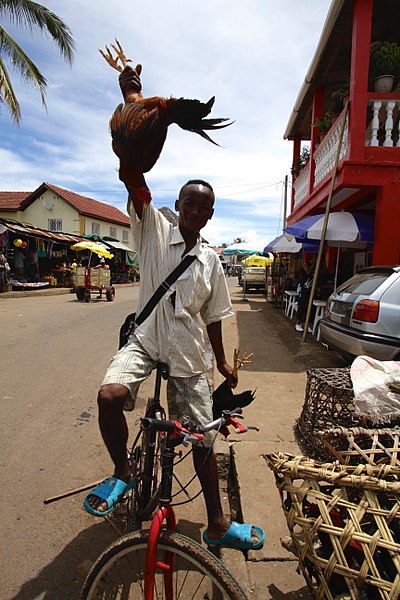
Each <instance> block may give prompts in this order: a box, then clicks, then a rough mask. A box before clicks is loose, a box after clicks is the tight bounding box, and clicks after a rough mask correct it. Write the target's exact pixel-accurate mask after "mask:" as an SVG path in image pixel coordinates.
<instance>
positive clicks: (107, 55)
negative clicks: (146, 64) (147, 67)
mask: <svg viewBox="0 0 400 600" xmlns="http://www.w3.org/2000/svg"><path fill="white" fill-rule="evenodd" d="M111 48H112V49H113V50H114V52H115V54H116V56H115V58H114V57H113V55H112V52H111V50H110V49H109V47H108V46H106V52H103V51H102V50H100V48H99V52H100V54H101V55H102V57H103V58H104V60H105V61H106V62H107V63H108V64H109V65H110V67H112V68H113V69H115V70H116V71H119V72H120V73H122V71H123V70H124V69H125V67H126V66H127V65H128V63H130V62H132V61H131V59H130V58H127V57H126V55H125V52H124V51H123V49H122V46H121V44H120V43H119V41H118V40H117V39H116V38H115V44H111ZM119 61H120V62H121V64H119ZM138 67H140V69H139V71H138ZM135 70H136V71H137V72H138V75H140V72H141V70H142V67H141V65H137V66H136V69H135Z"/></svg>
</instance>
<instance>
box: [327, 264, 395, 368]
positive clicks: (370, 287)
mask: <svg viewBox="0 0 400 600" xmlns="http://www.w3.org/2000/svg"><path fill="white" fill-rule="evenodd" d="M319 327H320V332H321V338H322V342H323V343H325V344H327V346H328V348H330V349H332V350H336V351H337V352H339V353H340V354H341V355H342V356H344V357H345V358H347V359H348V358H352V357H354V356H359V355H361V354H366V355H367V356H372V357H373V358H376V359H378V360H400V266H397V267H368V268H366V269H361V270H360V271H358V273H357V274H356V275H354V277H352V278H351V279H349V280H348V281H346V282H345V283H343V284H342V285H341V286H340V287H338V288H337V289H336V290H335V291H334V292H333V294H332V295H331V296H330V297H329V299H328V303H327V315H326V317H325V318H324V319H322V320H321V321H320V322H319Z"/></svg>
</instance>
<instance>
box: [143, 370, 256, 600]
mask: <svg viewBox="0 0 400 600" xmlns="http://www.w3.org/2000/svg"><path fill="white" fill-rule="evenodd" d="M161 377H164V378H166V377H165V371H164V375H163V371H162V365H161V366H160V365H158V366H157V375H156V386H155V394H154V398H153V403H154V404H153V405H152V408H155V410H154V411H151V415H146V417H145V418H144V419H142V430H144V431H146V430H147V432H148V434H149V436H148V442H147V449H146V456H145V465H146V466H145V468H144V471H145V472H144V473H143V474H141V476H142V478H143V483H142V485H143V488H142V489H143V490H146V493H147V494H148V495H149V492H150V490H151V486H152V482H153V480H152V469H153V464H154V456H155V446H156V442H157V434H158V435H159V436H160V440H161V445H160V464H161V481H160V485H159V487H158V489H157V490H156V491H155V493H153V495H151V496H150V497H149V496H147V497H149V500H148V502H147V504H146V506H142V507H140V508H139V511H140V519H139V520H140V522H141V521H142V520H148V519H149V518H150V516H151V515H152V514H153V512H154V509H155V508H156V506H158V507H159V508H158V510H157V511H156V512H155V514H154V516H153V518H152V521H151V525H150V530H149V538H148V542H147V550H146V566H145V575H144V598H145V600H154V581H155V574H156V569H161V570H162V573H163V582H164V591H165V599H166V600H174V591H173V581H172V577H173V562H174V554H173V552H170V551H166V552H165V553H164V556H163V559H162V560H157V550H158V542H159V538H160V533H161V530H162V527H163V524H164V523H166V527H167V530H168V531H171V532H175V531H176V518H175V513H174V509H173V507H172V505H171V502H172V478H173V470H174V457H175V448H176V446H178V445H180V444H181V443H184V444H185V445H187V443H188V442H189V441H191V442H193V441H199V440H201V439H203V437H204V435H203V434H199V433H195V432H192V431H190V430H188V429H186V428H185V427H183V426H182V425H181V424H180V423H178V422H176V421H166V420H165V419H162V418H160V417H159V416H156V418H152V417H153V413H154V414H155V415H160V414H163V413H164V411H163V408H162V406H161V405H160V403H159V398H160V387H161ZM238 410H239V411H240V412H241V409H238ZM225 412H227V413H228V411H225ZM220 421H221V419H217V420H215V421H213V422H212V423H209V424H208V425H207V426H206V427H205V428H204V431H206V430H208V431H211V430H212V429H217V428H218V430H219V431H220V433H222V434H223V435H225V436H227V435H228V434H229V430H228V427H227V425H233V426H234V427H235V429H236V431H237V432H244V431H246V430H247V428H245V427H243V426H242V425H241V424H240V423H238V422H237V421H235V420H234V419H233V418H232V415H231V413H229V415H227V418H226V419H225V421H223V422H222V423H221V425H222V426H221V427H217V424H218V423H219V422H220ZM184 438H185V441H184ZM137 439H138V438H136V440H135V442H136V441H137Z"/></svg>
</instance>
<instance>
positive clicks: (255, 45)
mask: <svg viewBox="0 0 400 600" xmlns="http://www.w3.org/2000/svg"><path fill="white" fill-rule="evenodd" d="M43 4H44V5H45V6H46V7H47V8H49V9H50V10H51V11H53V12H54V13H56V14H57V15H58V16H59V17H60V18H61V19H62V20H63V21H64V22H65V23H66V24H67V25H68V27H69V28H70V30H71V33H72V36H73V38H74V40H75V44H76V52H75V58H74V63H73V65H72V67H69V66H68V65H67V63H66V62H65V61H64V60H63V59H62V58H61V56H60V54H59V52H58V49H57V47H56V46H55V45H54V44H53V43H51V41H50V40H49V39H48V38H47V37H46V36H44V35H42V34H41V33H31V32H29V31H26V30H21V29H15V28H14V27H12V25H11V24H9V23H7V21H5V20H4V18H2V25H3V26H5V27H6V28H7V29H8V31H9V32H10V33H11V35H13V37H14V38H15V39H16V41H17V42H18V43H19V44H20V45H21V46H22V48H23V49H24V51H25V52H26V53H27V54H28V56H29V57H30V58H31V60H33V62H34V63H35V64H36V65H37V66H38V68H39V69H40V71H41V72H42V73H43V75H44V76H45V78H46V80H47V82H48V88H47V93H46V103H47V112H46V110H44V109H43V107H42V104H41V99H40V95H39V93H38V92H37V91H36V90H35V89H34V88H33V87H31V86H28V85H26V84H25V83H23V82H22V81H21V80H20V79H19V77H18V75H17V73H16V72H15V71H13V70H12V68H11V67H10V74H11V77H12V83H13V86H14V89H15V91H16V93H17V96H18V100H19V102H20V105H21V111H22V122H21V124H20V126H16V125H15V124H14V123H13V121H12V120H11V117H10V114H9V112H8V110H7V109H6V108H5V106H4V104H0V190H1V191H33V190H35V189H36V188H37V187H38V186H39V185H40V184H41V183H42V182H44V181H46V182H49V183H52V184H54V185H58V186H60V187H63V188H66V189H68V190H71V191H73V192H75V193H78V194H82V195H84V196H88V197H90V198H93V199H96V200H101V201H103V202H106V203H108V204H112V205H114V206H116V207H118V208H119V209H120V210H121V211H123V212H124V213H125V212H126V210H125V208H126V191H125V188H124V186H123V184H122V183H121V182H120V181H119V179H118V160H117V157H116V156H115V155H114V154H113V152H112V149H111V139H110V134H109V128H108V122H109V119H110V117H111V115H112V113H113V111H114V109H115V108H116V106H117V105H118V104H119V103H120V102H121V101H122V96H121V92H120V89H119V85H118V73H117V71H115V70H113V69H112V68H111V67H110V66H109V65H107V63H106V62H105V61H104V59H103V58H102V57H101V55H100V53H99V52H98V49H99V48H102V49H104V48H105V45H106V44H107V45H110V44H111V43H113V42H114V39H115V38H117V39H118V40H119V42H120V43H121V45H122V47H123V49H124V51H125V54H126V55H127V57H129V58H131V59H132V61H133V64H134V65H135V64H137V63H141V64H142V65H143V71H142V76H141V78H142V85H143V94H144V95H145V96H155V95H156V96H165V97H170V96H173V97H185V98H196V99H198V100H201V101H204V102H206V101H207V100H208V99H209V98H210V97H211V96H215V98H216V100H215V104H214V108H213V110H212V113H211V115H210V116H211V117H229V118H230V119H231V120H232V121H234V123H233V124H232V125H231V126H230V127H228V128H226V129H223V130H220V131H217V132H215V133H213V134H212V137H213V139H214V141H216V142H217V143H218V144H219V145H218V146H214V145H212V144H210V143H209V142H207V141H206V140H203V139H202V138H201V137H200V136H197V135H195V134H193V133H190V132H187V131H183V130H182V129H180V128H179V127H178V126H177V125H172V126H170V127H169V131H168V136H167V140H166V143H165V145H164V148H163V151H162V154H161V157H160V158H159V160H158V161H157V163H156V164H155V166H154V167H153V169H152V170H151V171H150V172H149V173H148V174H147V175H146V181H147V183H148V185H149V187H150V189H151V191H152V195H153V201H154V203H155V206H156V207H157V208H161V207H162V206H168V207H169V208H171V209H174V203H175V199H176V197H177V194H178V191H179V189H180V188H181V186H182V185H183V184H184V183H185V182H186V181H187V180H188V179H193V178H201V179H205V180H207V181H209V182H210V183H211V185H212V186H213V188H214V191H215V195H216V204H215V213H214V216H213V218H212V219H211V220H210V221H209V222H208V224H207V226H206V227H205V229H204V230H203V232H202V233H203V237H204V238H206V239H207V240H208V241H209V243H210V244H211V245H214V246H218V245H220V244H222V243H225V244H230V243H231V242H233V240H234V239H235V238H238V237H240V238H241V239H243V240H245V241H247V242H249V243H251V244H254V246H256V249H261V250H262V249H263V248H264V246H265V245H266V244H267V243H268V242H270V241H271V240H272V239H273V238H275V237H276V236H277V235H279V234H280V233H281V232H282V221H283V213H284V208H283V206H284V180H285V176H286V175H288V176H289V189H288V198H290V166H291V162H292V142H290V141H288V140H283V134H284V131H285V129H286V125H287V123H288V120H289V117H290V114H291V111H292V108H293V106H294V104H295V100H296V97H297V94H298V92H299V90H300V87H301V85H302V83H303V81H304V77H305V75H306V72H307V70H308V67H309V65H310V63H311V60H312V58H313V55H314V52H315V49H316V46H317V43H318V39H319V36H320V34H321V31H322V28H323V25H324V22H325V19H326V16H327V14H328V10H329V6H330V0H306V1H305V2H296V1H295V0H280V1H279V2H276V0H246V2H243V1H241V0H201V1H200V0H168V1H166V0H153V2H143V1H141V2H137V1H136V0H120V1H119V2H117V3H114V2H110V1H109V0H96V2H87V1H83V0H68V2H61V1H60V0H43ZM288 203H289V202H288ZM289 204H290V203H289Z"/></svg>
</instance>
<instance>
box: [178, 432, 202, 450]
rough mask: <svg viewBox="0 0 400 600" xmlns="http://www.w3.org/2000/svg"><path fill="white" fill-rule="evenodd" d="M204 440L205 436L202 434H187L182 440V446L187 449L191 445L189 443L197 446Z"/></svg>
mask: <svg viewBox="0 0 400 600" xmlns="http://www.w3.org/2000/svg"><path fill="white" fill-rule="evenodd" d="M203 439H204V435H202V434H201V433H198V434H195V433H186V434H185V435H184V437H183V438H182V444H183V445H184V446H185V447H186V446H188V445H189V442H191V443H192V444H197V442H201V440H203Z"/></svg>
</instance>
